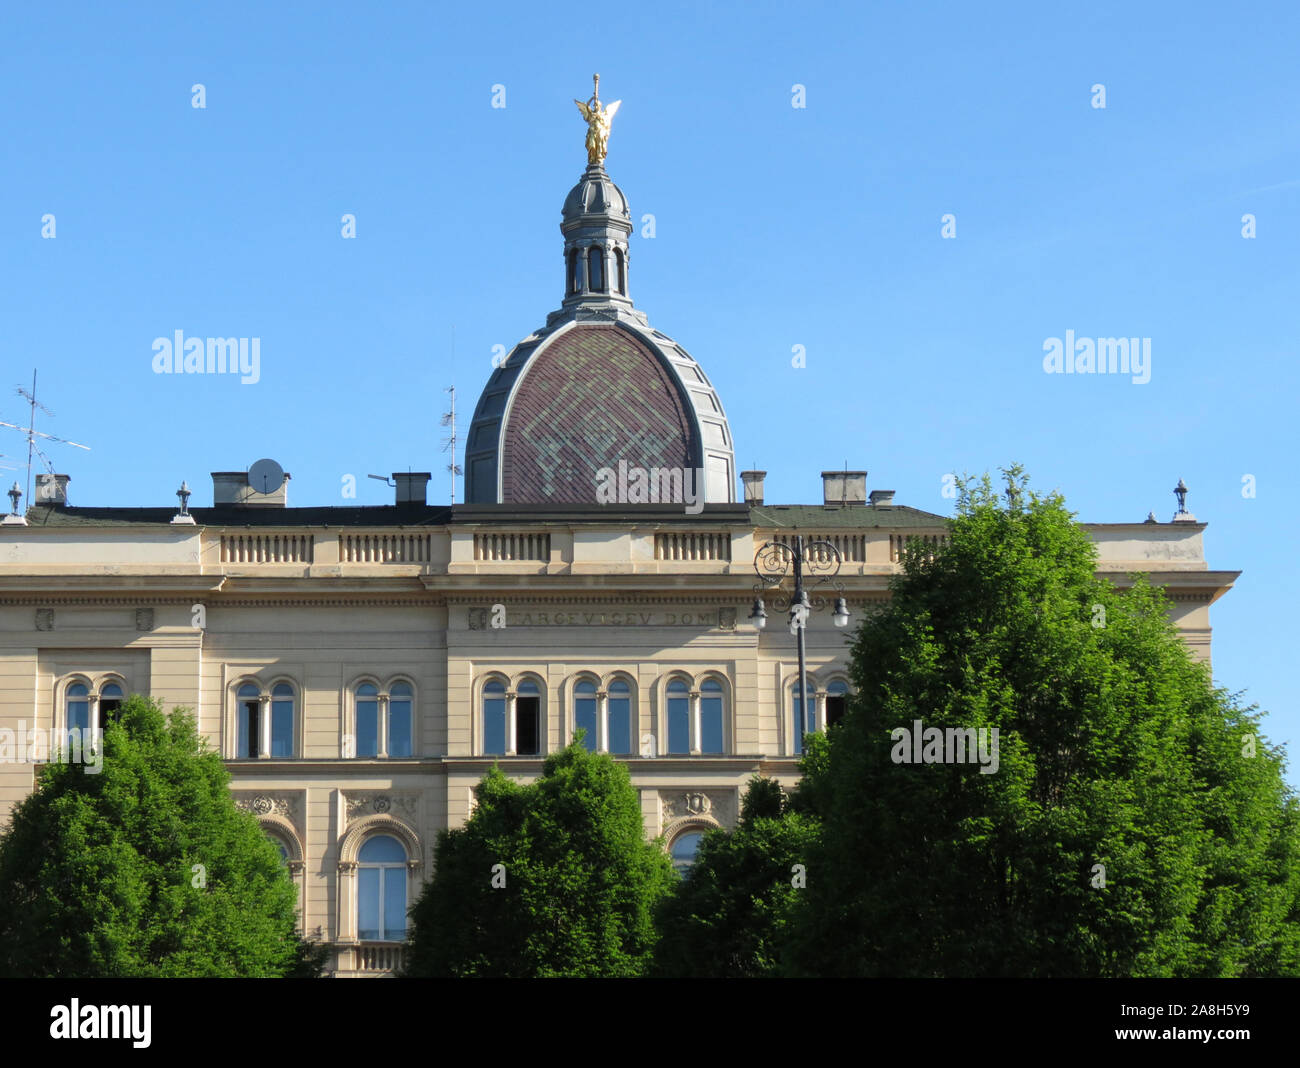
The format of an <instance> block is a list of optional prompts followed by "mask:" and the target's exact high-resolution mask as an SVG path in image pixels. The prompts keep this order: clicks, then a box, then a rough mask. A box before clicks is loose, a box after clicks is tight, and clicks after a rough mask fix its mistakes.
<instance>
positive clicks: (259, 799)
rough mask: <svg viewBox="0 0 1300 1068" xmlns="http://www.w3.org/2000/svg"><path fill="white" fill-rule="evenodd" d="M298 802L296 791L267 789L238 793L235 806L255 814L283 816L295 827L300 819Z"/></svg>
mask: <svg viewBox="0 0 1300 1068" xmlns="http://www.w3.org/2000/svg"><path fill="white" fill-rule="evenodd" d="M298 802H299V798H298V795H297V794H296V793H288V792H278V791H267V792H265V793H258V794H251V795H249V794H236V795H235V806H236V807H237V808H242V809H243V810H244V811H245V812H251V813H252V814H253V815H254V816H271V815H275V816H281V817H283V818H284V819H286V820H288V821H289V822H290V823H292V824H293V825H294V826H295V827H296V826H298V825H299V821H298Z"/></svg>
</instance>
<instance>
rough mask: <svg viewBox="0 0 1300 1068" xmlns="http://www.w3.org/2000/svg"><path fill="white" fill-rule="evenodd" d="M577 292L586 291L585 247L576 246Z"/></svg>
mask: <svg viewBox="0 0 1300 1068" xmlns="http://www.w3.org/2000/svg"><path fill="white" fill-rule="evenodd" d="M577 249H578V273H577V275H576V277H577V279H578V292H579V293H586V292H587V291H588V290H587V246H586V245H585V244H583V245H578V246H577Z"/></svg>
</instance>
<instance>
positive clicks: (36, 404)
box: [0, 369, 90, 507]
mask: <svg viewBox="0 0 1300 1068" xmlns="http://www.w3.org/2000/svg"><path fill="white" fill-rule="evenodd" d="M16 392H17V393H18V395H19V396H20V397H22V398H23V400H25V401H27V403H28V405H29V411H28V415H27V425H26V426H19V425H18V424H17V423H6V422H5V421H4V420H3V419H0V426H7V427H8V428H9V429H10V430H21V431H22V432H23V433H24V434H26V435H27V500H28V501H31V499H32V497H31V493H32V453H35V454H36V455H37V456H39V457H40V458H41V462H42V463H44V464H45V469H46V470H47V471H49V473H50V474H54V473H55V472H54V464H53V463H51V462H50V458H49V457H48V456H46V455H45V453H44V452H43V451H42V450H41V447H40V446H39V445H37V444H36V439H37V438H45V439H46V440H47V441H57V442H59V444H61V445H71V446H72V447H73V448H75V449H85V450H86V451H87V452H89V451H90V446H89V445H78V444H77V443H76V442H75V441H69V440H68V439H67V438H56V437H55V436H54V435H53V434H44V433H42V432H41V431H39V430H37V429H36V409H37V408H39V409H40V410H41V411H42V412H44V413H45V414H46V415H48V416H50V417H51V418H53V416H54V413H53V412H52V411H50V410H49V409H48V408H47V407H45V405H43V404H42V403H41V402H40V401H38V400H37V399H36V371H35V369H33V370H32V391H31V392H30V393H28V392H27V390H25V389H23V387H22V386H19V387H18V388H17V391H16ZM29 507H30V505H29Z"/></svg>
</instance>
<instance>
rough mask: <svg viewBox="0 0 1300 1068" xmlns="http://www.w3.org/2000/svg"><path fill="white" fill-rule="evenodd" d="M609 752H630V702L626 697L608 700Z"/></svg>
mask: <svg viewBox="0 0 1300 1068" xmlns="http://www.w3.org/2000/svg"><path fill="white" fill-rule="evenodd" d="M609 751H610V752H611V753H630V752H632V702H631V700H630V699H629V698H627V697H611V698H610V699H609Z"/></svg>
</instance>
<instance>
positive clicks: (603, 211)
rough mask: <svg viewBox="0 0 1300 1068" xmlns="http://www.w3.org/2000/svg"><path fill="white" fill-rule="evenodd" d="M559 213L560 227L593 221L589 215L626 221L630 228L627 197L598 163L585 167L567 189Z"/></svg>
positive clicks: (630, 217) (630, 214)
mask: <svg viewBox="0 0 1300 1068" xmlns="http://www.w3.org/2000/svg"><path fill="white" fill-rule="evenodd" d="M562 216H563V222H562V223H561V227H560V228H561V230H563V229H564V228H565V226H566V225H575V224H576V225H586V224H588V223H589V222H590V221H592V220H591V217H592V216H612V217H613V218H616V219H623V220H627V228H628V230H629V231H630V230H631V229H632V223H631V219H632V213H631V211H630V210H629V209H628V205H627V197H625V196H624V195H623V190H621V189H620V188H619V187H618V186H616V185H615V184H614V183H613V181H612V180H611V179H610V177H609V175H608V174H606V173H605V169H604V168H603V167H600V166H592V167H588V168H587V171H586V173H585V174H584V175H583V176H582V177H581V178H580V179H579V180H578V184H577V185H575V186H574V187H573V188H572V189H570V190H569V195H568V196H567V197H565V198H564V208H563V211H562Z"/></svg>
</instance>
